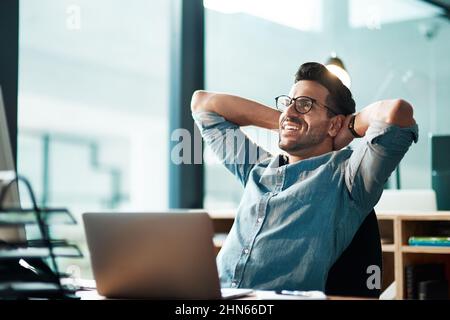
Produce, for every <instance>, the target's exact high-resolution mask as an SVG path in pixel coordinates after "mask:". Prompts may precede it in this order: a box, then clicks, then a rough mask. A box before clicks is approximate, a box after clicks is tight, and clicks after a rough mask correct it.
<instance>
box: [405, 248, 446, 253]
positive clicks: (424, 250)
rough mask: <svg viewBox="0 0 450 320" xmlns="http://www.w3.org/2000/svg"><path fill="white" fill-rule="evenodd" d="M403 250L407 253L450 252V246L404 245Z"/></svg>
mask: <svg viewBox="0 0 450 320" xmlns="http://www.w3.org/2000/svg"><path fill="white" fill-rule="evenodd" d="M401 250H402V252H407V253H431V254H433V253H436V254H450V247H431V246H402V248H401Z"/></svg>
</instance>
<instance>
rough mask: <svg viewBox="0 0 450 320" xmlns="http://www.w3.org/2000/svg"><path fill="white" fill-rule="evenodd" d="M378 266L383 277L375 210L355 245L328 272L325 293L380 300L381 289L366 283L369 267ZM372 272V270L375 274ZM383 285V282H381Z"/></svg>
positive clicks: (356, 238)
mask: <svg viewBox="0 0 450 320" xmlns="http://www.w3.org/2000/svg"><path fill="white" fill-rule="evenodd" d="M372 265H376V266H378V267H379V268H380V276H381V275H382V274H383V270H382V267H383V263H382V251H381V240H380V232H379V229H378V221H377V217H376V214H375V210H372V211H371V212H370V213H369V215H368V216H367V217H366V219H365V220H364V221H363V223H362V224H361V226H360V227H359V229H358V231H357V232H356V234H355V235H354V237H353V240H352V242H351V243H350V245H349V246H348V247H347V249H346V250H345V251H344V252H343V253H342V255H341V256H340V257H339V259H338V260H337V261H336V262H335V263H334V264H333V266H332V267H331V269H330V271H329V272H328V278H327V282H326V287H325V293H326V294H328V295H337V296H356V297H370V298H378V297H379V296H380V293H381V289H376V288H375V289H371V288H369V286H368V285H367V280H368V279H369V277H370V276H371V275H372V273H371V272H369V273H368V271H367V269H368V267H369V266H372ZM372 272H373V271H372ZM380 283H382V281H381V279H380Z"/></svg>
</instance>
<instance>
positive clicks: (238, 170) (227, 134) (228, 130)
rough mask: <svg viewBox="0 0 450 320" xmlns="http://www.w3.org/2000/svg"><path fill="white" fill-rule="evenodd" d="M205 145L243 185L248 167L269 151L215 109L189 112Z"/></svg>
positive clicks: (252, 165)
mask: <svg viewBox="0 0 450 320" xmlns="http://www.w3.org/2000/svg"><path fill="white" fill-rule="evenodd" d="M192 117H193V118H194V121H195V123H196V124H197V126H198V128H199V130H200V133H201V135H202V137H203V140H204V141H205V143H206V145H207V146H208V147H209V148H210V149H211V150H212V151H213V152H214V154H215V155H216V156H217V158H218V159H219V161H220V162H221V163H222V164H223V165H224V166H225V167H226V168H227V169H228V170H229V171H230V172H231V173H233V174H234V175H235V176H236V177H237V178H238V179H239V181H241V183H242V184H243V185H244V186H245V184H246V183H247V179H248V175H249V173H250V171H251V169H252V168H253V167H254V165H255V164H257V163H258V162H260V161H262V160H264V159H267V158H269V157H271V154H270V153H269V152H268V151H266V150H264V149H263V148H262V147H260V146H259V145H257V144H256V143H255V142H254V141H252V140H251V139H250V138H249V137H248V136H247V135H246V134H245V133H244V132H243V131H242V130H241V129H240V127H239V126H238V125H237V124H235V123H232V122H230V121H227V120H226V119H225V118H224V117H222V116H220V115H219V114H217V113H215V112H209V111H200V112H193V113H192Z"/></svg>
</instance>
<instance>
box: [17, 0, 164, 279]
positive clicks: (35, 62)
mask: <svg viewBox="0 0 450 320" xmlns="http://www.w3.org/2000/svg"><path fill="white" fill-rule="evenodd" d="M169 5H170V3H169V2H168V1H165V0H155V1H146V0H135V1H132V2H124V1H121V0H114V1H111V0H96V1H90V0H75V1H61V0H41V1H33V0H22V1H20V22H19V23H20V44H19V46H20V49H19V51H20V60H19V106H18V108H19V110H18V125H19V136H18V170H19V172H21V173H22V174H23V175H25V176H27V177H28V178H29V179H30V180H31V182H32V185H33V187H34V189H35V190H36V193H37V197H38V200H39V201H40V204H41V205H45V206H64V207H68V208H69V209H70V210H71V211H72V213H74V215H75V216H76V218H77V219H78V221H79V225H78V226H77V227H75V228H74V227H63V226H60V227H57V228H56V229H55V233H56V234H58V233H59V234H62V233H63V234H64V236H67V237H68V238H69V239H70V240H75V241H78V242H79V244H80V246H82V249H84V253H85V254H86V257H85V260H83V261H79V260H73V261H69V260H70V259H67V261H66V259H61V261H60V262H61V266H62V267H61V270H62V271H65V270H66V269H67V268H69V267H70V266H72V267H71V268H73V266H75V267H77V266H78V267H79V268H80V272H82V276H83V277H85V278H90V277H91V276H90V274H89V273H90V272H91V271H90V269H89V266H88V259H87V257H88V255H87V250H86V247H85V245H86V244H85V243H84V235H83V234H82V229H83V228H82V225H81V223H82V222H81V218H80V217H81V214H82V213H83V212H85V211H88V210H89V211H112V210H120V211H125V210H130V211H131V210H150V209H151V210H155V209H164V208H167V206H168V204H167V201H168V200H167V198H168V195H167V190H168V186H167V185H168V168H167V162H168V150H167V148H168V112H167V110H168V100H169V99H168V97H169V95H168V90H169V89H168V87H169V56H170V55H169V32H170V29H169V24H170V19H169ZM156 181H157V183H155V182H156Z"/></svg>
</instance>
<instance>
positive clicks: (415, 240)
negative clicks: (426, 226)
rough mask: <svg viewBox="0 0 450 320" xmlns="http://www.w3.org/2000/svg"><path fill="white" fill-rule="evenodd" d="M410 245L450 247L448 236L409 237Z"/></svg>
mask: <svg viewBox="0 0 450 320" xmlns="http://www.w3.org/2000/svg"><path fill="white" fill-rule="evenodd" d="M408 244H409V245H410V246H436V247H450V237H409V239H408Z"/></svg>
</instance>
